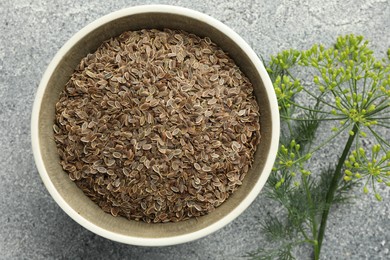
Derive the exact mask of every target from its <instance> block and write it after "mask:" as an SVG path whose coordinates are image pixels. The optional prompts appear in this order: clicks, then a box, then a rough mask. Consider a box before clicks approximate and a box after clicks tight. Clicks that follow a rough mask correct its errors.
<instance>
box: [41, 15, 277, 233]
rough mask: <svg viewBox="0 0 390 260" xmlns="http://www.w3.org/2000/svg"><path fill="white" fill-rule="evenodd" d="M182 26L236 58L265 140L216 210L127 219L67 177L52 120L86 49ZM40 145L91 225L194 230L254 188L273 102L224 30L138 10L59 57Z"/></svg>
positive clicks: (51, 172)
mask: <svg viewBox="0 0 390 260" xmlns="http://www.w3.org/2000/svg"><path fill="white" fill-rule="evenodd" d="M148 28H149V29H152V28H155V29H163V28H170V29H180V30H184V31H187V32H190V33H194V34H197V35H199V36H201V37H204V36H208V37H210V38H211V40H212V41H214V42H215V43H217V44H218V45H219V46H220V47H221V48H222V49H223V50H224V51H226V52H228V53H229V55H230V56H231V57H232V58H233V59H234V61H235V62H236V64H237V65H238V66H239V67H240V68H241V70H242V71H243V72H244V74H245V75H246V76H247V77H248V78H249V79H250V81H251V82H252V84H253V86H254V89H255V95H256V98H257V101H258V103H259V106H260V113H261V117H260V125H261V142H260V145H259V147H258V149H257V152H256V153H255V162H254V165H253V167H252V168H251V169H250V171H249V172H248V174H247V176H246V177H245V179H244V181H243V184H242V186H241V187H240V188H239V189H238V190H237V191H236V192H235V193H234V194H233V195H232V196H230V198H229V199H228V200H227V201H226V202H224V203H223V204H222V205H221V206H220V207H218V208H217V209H216V210H215V211H214V212H212V213H210V214H208V215H206V216H202V217H200V218H198V219H190V220H187V221H182V222H178V223H163V224H147V223H143V222H137V221H129V220H127V219H124V218H122V217H113V216H111V215H109V214H107V213H104V212H103V211H102V210H101V209H100V208H99V207H98V206H97V205H96V204H94V203H93V202H92V201H91V200H90V199H89V198H87V197H86V196H85V195H84V193H83V192H82V191H81V190H80V189H79V188H78V187H77V186H76V185H75V184H74V183H73V182H72V181H71V180H70V179H69V178H68V175H67V174H65V173H64V171H63V170H62V168H61V166H60V164H59V156H58V153H57V149H56V145H55V142H54V140H53V138H52V136H53V130H52V126H53V123H54V118H55V103H56V102H57V101H58V98H59V94H60V92H61V91H62V90H63V89H64V85H65V83H66V82H67V81H68V80H69V78H70V75H71V74H72V73H73V71H74V69H75V67H76V65H77V64H78V63H79V62H80V60H81V59H82V58H83V57H85V56H86V55H87V54H88V53H91V52H94V51H95V50H96V49H97V47H98V46H100V45H101V43H102V42H103V41H105V40H107V39H109V38H111V37H114V36H118V35H119V34H121V33H122V32H124V31H127V30H140V29H148ZM38 128H39V129H38V136H39V140H38V141H39V149H40V152H41V154H42V160H43V163H44V167H45V168H46V171H47V174H48V176H49V179H50V181H51V182H52V183H53V185H54V187H55V188H56V189H57V191H58V193H59V194H60V196H61V197H62V198H63V199H64V200H65V202H66V203H67V204H68V205H69V206H70V207H71V208H73V209H74V210H75V211H76V212H77V213H78V214H79V215H81V216H82V217H83V218H84V219H85V220H87V221H88V222H90V223H92V224H93V225H96V226H99V227H100V228H102V229H105V230H107V231H110V232H114V233H117V234H121V235H126V236H131V237H139V238H167V237H174V236H179V235H183V234H188V233H192V232H196V231H199V230H202V229H204V228H206V227H207V226H209V225H211V224H213V223H215V222H217V221H219V220H220V219H222V218H223V217H224V216H226V215H227V214H228V213H229V212H231V211H232V210H233V209H234V208H236V207H237V206H238V205H239V204H240V203H241V202H242V200H244V199H245V198H246V196H247V195H248V194H249V193H250V191H251V190H252V189H253V187H254V186H255V184H256V182H258V180H259V178H260V177H261V174H262V172H263V169H264V165H265V162H266V161H267V156H268V153H269V150H270V144H271V135H272V124H271V109H270V103H269V100H268V96H267V93H266V90H265V88H264V84H263V81H262V79H261V78H260V75H259V73H258V71H257V70H256V68H255V66H254V65H253V63H252V62H251V60H250V58H249V57H248V56H247V55H246V54H245V52H244V51H243V50H242V49H241V48H240V46H237V44H236V43H235V42H234V41H233V40H232V39H230V38H228V37H227V36H226V35H224V34H223V33H222V32H221V31H219V30H217V29H215V28H214V27H212V26H210V25H208V24H207V23H206V22H202V21H201V20H197V19H194V18H189V17H186V16H184V15H177V14H168V13H158V12H156V13H140V14H133V15H128V16H126V17H121V18H118V19H116V20H112V21H111V22H107V23H105V24H102V25H101V26H99V27H98V28H96V29H95V30H93V31H91V32H90V33H88V34H87V35H85V36H84V37H83V38H82V39H80V40H79V41H78V42H77V43H76V44H75V45H74V46H73V47H72V48H71V49H70V50H69V51H68V52H67V53H66V54H65V55H64V56H63V57H62V59H61V61H60V62H59V64H58V66H57V67H56V68H55V69H54V73H53V74H52V75H51V77H50V79H49V82H48V84H47V86H46V90H45V92H44V95H43V99H42V103H41V106H40V109H39V119H38Z"/></svg>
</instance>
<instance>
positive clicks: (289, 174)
mask: <svg viewBox="0 0 390 260" xmlns="http://www.w3.org/2000/svg"><path fill="white" fill-rule="evenodd" d="M387 56H388V57H387V58H386V59H382V60H378V59H376V58H375V57H374V56H373V51H372V50H370V49H369V47H368V42H367V41H364V39H363V37H361V36H354V35H346V36H341V37H338V38H337V40H336V43H335V44H334V46H332V47H329V48H325V47H324V46H322V45H314V46H313V47H312V48H310V49H309V50H305V51H298V50H287V51H283V52H281V53H279V54H277V55H276V56H273V57H271V61H270V62H269V64H268V65H267V71H268V73H269V75H270V77H271V80H272V82H273V84H274V88H275V92H276V95H277V98H278V103H279V110H280V115H281V127H282V136H281V140H280V147H279V151H278V155H277V159H276V162H275V165H274V168H273V172H272V173H271V175H270V177H269V180H268V182H267V186H266V194H267V196H268V197H269V198H270V199H273V200H275V201H276V202H277V203H278V204H280V206H281V207H282V208H283V209H284V213H285V214H283V215H282V216H280V214H278V216H272V215H271V216H270V217H269V219H266V220H265V221H264V222H263V223H262V231H263V232H264V234H265V235H266V236H267V238H268V239H269V240H270V241H275V243H276V244H278V245H279V247H276V248H271V249H263V248H262V249H259V250H258V251H256V252H252V253H250V254H248V257H250V258H251V259H294V256H293V250H294V248H296V247H298V246H302V245H303V244H309V245H311V246H312V247H313V259H319V256H320V251H321V245H322V241H323V238H324V233H325V229H326V222H327V218H328V214H329V211H330V209H331V206H332V204H334V203H341V202H346V201H348V200H349V199H350V198H351V197H352V194H351V192H350V191H351V189H352V188H353V187H354V186H356V184H361V185H362V186H363V192H364V193H369V192H370V190H372V191H373V193H374V196H375V198H376V199H377V200H378V201H381V200H382V197H381V196H380V194H379V193H378V189H377V186H378V185H387V186H390V151H389V147H390V145H389V143H390V142H389V137H390V136H389V135H387V136H381V135H380V134H379V133H378V130H379V129H380V128H382V131H388V129H389V128H390V120H389V119H390V99H389V97H390V73H389V72H390V62H389V61H390V49H389V51H388V53H387ZM302 100H304V102H302ZM320 127H321V128H328V130H327V131H325V132H326V133H329V135H328V136H324V135H321V136H318V131H319V129H320ZM383 129H385V130H383ZM340 137H344V139H345V140H347V141H346V143H345V146H344V149H343V150H342V152H341V153H340V155H339V157H338V160H337V161H336V163H335V164H334V165H330V166H329V167H327V168H325V169H323V170H322V171H319V172H318V171H315V172H314V171H311V170H310V169H309V167H310V161H311V158H312V157H315V156H316V154H317V153H318V151H323V149H324V148H325V147H326V149H327V151H330V150H332V148H333V145H332V142H333V141H334V139H335V138H339V139H341V138H340ZM365 138H371V140H374V141H375V142H376V144H375V145H373V146H372V147H371V148H369V149H368V150H367V148H366V147H365V146H364V145H363V143H362V140H363V139H365ZM332 152H333V151H332ZM337 152H338V151H334V153H337Z"/></svg>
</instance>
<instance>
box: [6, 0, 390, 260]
mask: <svg viewBox="0 0 390 260" xmlns="http://www.w3.org/2000/svg"><path fill="white" fill-rule="evenodd" d="M53 2H54V3H53ZM82 2H88V3H82ZM147 3H165V4H175V5H180V6H184V7H189V8H192V9H195V10H198V11H201V12H204V13H206V14H209V15H211V16H213V17H215V18H217V19H218V20H220V21H222V22H224V23H226V24H227V25H228V26H230V27H231V28H233V29H234V30H235V31H236V32H237V33H238V34H240V35H241V36H242V37H243V38H244V39H245V40H247V42H248V43H249V44H250V45H251V46H252V47H253V48H254V50H255V51H256V52H257V53H258V54H261V55H263V56H264V57H266V58H267V57H269V56H270V55H271V54H275V53H277V52H278V51H281V50H283V49H288V48H300V49H302V48H307V47H309V46H310V45H311V44H313V43H315V42H321V43H323V44H325V45H328V44H330V43H332V42H333V41H334V39H335V38H336V36H337V35H339V34H346V33H356V34H362V35H364V36H365V37H366V38H367V39H369V40H370V41H371V47H372V48H373V49H374V50H375V53H376V54H377V55H378V56H381V57H384V54H385V51H386V49H387V48H389V43H390V31H389V28H390V2H389V1H386V0H357V1H352V0H348V1H347V0H345V1H338V0H328V1H323V0H313V1H309V0H306V1H298V0H291V1H287V0H286V1H282V0H264V1H225V0H213V1H198V0H188V1H187V0H179V1H125V0H116V1H99V0H93V1H70V0H65V1H50V2H49V1H43V0H39V1H32V0H31V1H29V0H1V1H0V32H1V34H0V132H1V135H0V156H1V160H0V252H1V253H0V259H61V258H65V259H92V258H93V259H106V258H109V257H111V258H112V259H119V258H127V259H161V260H162V259H238V258H240V256H241V255H243V254H244V253H245V252H247V251H251V250H254V249H256V248H257V247H263V246H268V245H269V244H268V243H267V242H266V240H265V238H264V236H263V235H262V234H261V232H260V227H259V224H258V222H257V220H256V218H262V217H264V216H265V215H266V214H267V213H268V212H272V211H275V210H276V211H277V210H278V209H276V208H274V207H273V206H272V204H271V203H270V202H269V201H268V200H267V199H266V198H264V196H262V195H260V196H259V197H258V198H257V200H256V201H255V202H254V203H253V204H252V205H251V206H250V207H249V208H248V209H247V210H246V211H245V212H244V213H243V214H242V215H241V216H240V217H238V218H237V219H236V220H235V221H233V222H232V223H231V224H229V225H228V226H226V227H225V228H223V229H222V230H219V231H218V232H216V233H214V234H212V235H210V236H208V237H206V238H203V239H200V240H198V241H195V242H191V243H187V244H183V245H178V246H171V247H164V248H144V247H136V246H128V245H123V244H119V243H116V242H112V241H109V240H106V239H104V238H101V237H99V236H97V235H95V234H93V233H91V232H89V231H87V230H86V229H84V228H82V227H81V226H79V225H78V224H76V223H75V222H74V221H73V220H72V219H70V218H69V217H68V216H67V215H66V214H65V213H64V212H63V211H62V210H61V209H60V208H59V207H58V206H57V205H56V204H55V202H54V201H53V200H52V199H51V197H50V196H49V194H48V192H47V191H46V189H45V187H44V186H43V184H42V182H41V180H40V177H39V174H38V172H37V170H36V168H35V165H34V161H33V157H32V152H31V145H30V134H29V132H30V116H31V109H32V104H33V100H34V94H35V92H36V89H37V87H38V84H39V81H40V78H41V76H42V74H43V72H44V70H45V69H46V66H47V65H48V63H49V62H50V60H51V59H52V57H53V56H54V55H55V53H56V52H57V51H58V49H59V48H60V47H61V46H62V45H63V44H64V43H65V41H67V40H68V39H69V38H70V37H71V36H72V35H73V34H74V33H76V32H77V31H78V30H80V29H81V28H82V27H84V26H85V25H87V24H88V23H89V22H92V21H93V20H95V19H97V18H99V17H100V16H102V15H104V14H107V13H109V12H111V11H115V10H118V9H121V8H124V7H129V6H134V5H138V4H147ZM335 145H336V146H337V144H335ZM323 158H324V160H325V161H319V162H318V164H317V166H318V167H321V166H322V165H325V164H326V163H327V161H326V156H325V154H324V156H323ZM389 190H390V189H387V190H386V189H383V190H381V194H382V196H383V198H384V202H382V203H378V202H376V201H375V200H374V199H373V198H372V197H367V196H363V195H360V191H359V192H357V193H358V194H359V196H360V197H361V199H359V200H357V201H356V203H355V204H354V205H348V206H344V207H340V208H335V209H334V211H333V212H332V214H331V218H330V221H329V224H328V230H327V233H326V240H325V243H324V246H323V252H322V256H323V258H324V259H389V258H390V253H389V250H390V232H389V231H390V228H389V223H390V222H389V220H390V192H389ZM309 252H310V251H309V249H306V248H304V249H302V250H301V251H300V252H298V256H299V259H306V258H308V256H309Z"/></svg>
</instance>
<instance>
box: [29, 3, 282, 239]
mask: <svg viewBox="0 0 390 260" xmlns="http://www.w3.org/2000/svg"><path fill="white" fill-rule="evenodd" d="M151 12H153V13H167V14H177V15H181V16H187V17H189V18H192V19H195V20H199V21H201V22H203V23H206V24H208V25H209V26H211V27H214V28H216V29H217V30H219V31H221V32H222V33H223V34H225V35H226V36H227V37H229V38H231V39H232V40H233V41H234V42H235V43H237V45H238V46H240V47H241V48H242V50H243V51H244V52H245V53H246V54H247V55H248V57H249V59H250V60H251V62H252V63H253V65H254V66H255V68H256V70H257V72H258V73H259V74H260V77H261V79H262V81H263V83H264V87H265V91H266V93H267V97H268V100H269V104H270V109H271V122H272V134H271V144H270V150H269V153H268V156H267V160H266V163H265V164H264V169H263V172H262V175H261V176H260V178H259V180H258V181H257V183H256V184H255V186H254V187H253V189H252V190H251V191H250V193H249V194H248V195H247V196H246V198H245V199H244V200H243V201H242V202H240V204H239V205H238V206H237V207H236V208H235V209H233V210H232V211H231V212H229V214H227V215H226V216H224V217H223V218H221V219H220V220H218V221H216V222H215V223H213V224H211V225H210V226H207V227H205V228H203V229H201V230H197V231H195V232H192V233H187V234H183V235H178V236H173V237H163V238H140V237H135V236H127V235H122V234H118V233H115V232H112V231H109V230H106V229H103V228H101V227H99V226H97V225H95V224H93V223H91V222H89V221H88V220H86V219H85V218H84V217H82V216H81V215H79V214H78V213H77V212H76V211H75V210H74V209H73V208H72V207H71V206H70V205H69V204H68V203H67V202H66V201H65V200H64V199H63V198H62V197H61V195H60V194H59V192H58V191H57V189H56V187H55V186H54V184H53V183H52V181H51V180H50V178H49V174H48V172H47V171H46V168H45V166H44V163H43V159H42V154H41V149H40V143H39V136H38V134H39V130H38V129H39V114H40V109H41V103H42V99H43V95H44V93H45V91H46V87H47V84H48V82H49V79H50V77H51V75H52V73H53V72H54V69H55V68H56V67H57V66H58V64H59V63H60V61H61V59H62V57H63V56H64V55H65V54H66V53H67V52H68V51H69V50H70V49H71V48H72V47H73V45H75V44H76V43H77V42H78V41H80V40H81V39H82V38H83V37H84V36H85V35H87V34H88V33H90V32H92V31H93V30H94V29H96V28H98V27H100V26H101V25H103V24H106V23H109V22H111V21H113V20H116V19H119V18H122V17H126V16H130V15H135V14H140V13H151ZM279 135H280V123H279V109H278V105H277V99H276V96H275V92H274V89H273V85H272V82H271V79H270V78H269V75H268V73H267V72H266V69H265V67H264V65H263V64H262V63H261V61H260V59H259V58H258V56H257V55H256V53H255V52H254V51H253V50H252V48H251V47H250V46H249V45H248V44H247V43H246V42H245V41H244V40H243V39H242V38H241V37H240V36H239V35H238V34H237V33H236V32H234V31H233V30H232V29H231V28H229V27H228V26H227V25H225V24H223V23H222V22H220V21H218V20H216V19H215V18H212V17H211V16H209V15H206V14H204V13H201V12H198V11H195V10H192V9H188V8H184V7H179V6H172V5H139V6H133V7H128V8H125V9H121V10H118V11H115V12H112V13H109V14H107V15H105V16H103V17H101V18H98V19H97V20H95V21H93V22H91V23H90V24H88V25H87V26H85V27H84V28H82V29H81V30H80V31H78V32H77V33H76V34H74V35H73V36H72V37H71V38H70V39H69V40H68V41H67V42H66V43H65V44H64V45H63V47H62V48H61V49H60V50H59V51H58V52H57V54H56V55H55V56H54V58H53V59H52V61H51V62H50V64H49V65H48V67H47V69H46V71H45V72H44V74H43V77H42V79H41V82H40V84H39V86H38V89H37V92H36V95H35V100H34V104H33V110H32V115H31V143H32V150H33V155H34V160H35V164H36V167H37V169H38V172H39V174H40V176H41V179H42V181H43V183H44V185H45V186H46V188H47V190H48V191H49V193H50V195H51V196H52V197H53V199H54V200H55V202H56V203H57V204H58V205H59V206H60V207H61V208H62V210H63V211H65V213H66V214H67V215H69V216H70V217H71V218H72V219H73V220H74V221H76V222H77V223H79V224H80V225H81V226H83V227H84V228H86V229H88V230H90V231H92V232H93V233H95V234H98V235H100V236H102V237H105V238H108V239H110V240H114V241H117V242H121V243H125V244H131V245H138V246H168V245H175V244H181V243H186V242H190V241H193V240H196V239H199V238H202V237H205V236H207V235H209V234H211V233H213V232H215V231H217V230H218V229H221V228H222V227H224V226H225V225H227V224H228V223H230V222H231V221H233V220H234V219H235V218H236V217H238V216H239V215H240V214H241V213H242V212H243V211H244V210H245V209H246V208H247V207H248V206H249V205H250V204H251V203H252V202H253V201H254V200H255V198H256V197H257V195H258V194H259V193H260V191H261V189H262V188H263V186H264V184H265V182H266V181H267V179H268V176H269V174H270V172H271V170H272V167H273V163H274V161H275V158H276V154H277V150H278V143H279Z"/></svg>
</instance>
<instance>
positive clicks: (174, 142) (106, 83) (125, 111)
mask: <svg viewBox="0 0 390 260" xmlns="http://www.w3.org/2000/svg"><path fill="white" fill-rule="evenodd" d="M252 92H253V86H252V85H251V83H250V82H249V80H248V79H247V78H246V77H245V75H244V74H243V73H242V72H241V71H240V70H239V68H238V67H237V66H236V65H235V63H234V62H233V60H232V59H231V58H230V57H229V56H228V55H227V54H226V53H225V52H223V51H222V50H221V49H220V48H219V47H218V46H217V45H215V44H214V43H213V42H212V41H211V40H210V39H209V38H200V37H198V36H196V35H193V34H189V33H186V32H183V31H174V30H168V29H166V30H164V31H160V30H154V29H152V30H141V31H129V32H125V33H123V34H121V35H120V36H118V37H115V38H112V39H109V40H108V41H106V42H104V43H103V44H102V45H101V46H100V47H99V48H98V49H97V50H96V52H94V53H92V54H88V55H87V56H86V57H85V58H83V59H82V61H81V62H80V64H79V65H78V66H77V68H76V70H75V71H74V73H73V74H72V76H71V78H70V80H69V81H68V82H67V83H66V85H65V89H64V91H63V92H62V93H61V95H60V99H59V101H58V103H57V104H56V120H55V124H54V126H53V133H54V138H55V141H56V144H57V148H58V151H59V156H60V159H61V165H62V167H63V169H64V171H65V172H66V173H67V174H68V175H69V178H70V179H71V180H72V181H74V182H75V183H76V184H77V185H78V187H79V188H80V189H82V190H83V191H84V193H85V194H86V195H87V196H88V197H89V198H90V199H91V200H92V201H94V202H95V203H97V204H98V205H99V206H100V207H101V208H102V209H103V210H104V211H105V212H107V213H109V214H112V215H113V216H123V217H125V218H128V219H131V220H138V221H145V222H147V223H157V222H169V221H173V222H175V221H181V220H185V219H188V218H190V217H198V216H202V215H205V214H207V213H208V212H211V211H213V210H214V209H215V208H216V207H218V206H219V205H221V204H222V203H223V202H224V201H225V200H226V199H228V198H229V196H230V194H232V193H233V192H234V191H235V190H236V189H237V188H238V186H240V185H241V181H242V180H243V178H244V176H245V175H246V173H247V172H248V169H249V168H250V166H251V165H252V163H253V154H254V152H255V149H256V146H257V144H258V143H259V140H260V125H259V108H258V106H257V103H256V101H255V98H254V96H253V94H252ZM243 165H244V166H245V167H243Z"/></svg>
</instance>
